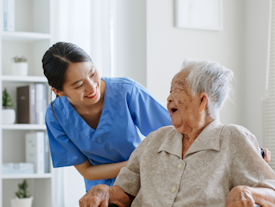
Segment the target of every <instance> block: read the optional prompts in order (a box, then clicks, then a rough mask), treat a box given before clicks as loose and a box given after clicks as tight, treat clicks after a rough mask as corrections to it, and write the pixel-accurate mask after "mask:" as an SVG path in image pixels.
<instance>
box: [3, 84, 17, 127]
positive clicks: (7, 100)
mask: <svg viewBox="0 0 275 207" xmlns="http://www.w3.org/2000/svg"><path fill="white" fill-rule="evenodd" d="M2 106H3V109H2V124H13V123H14V122H15V111H14V109H8V107H12V106H13V103H12V100H11V97H10V95H9V94H8V92H7V89H5V90H4V91H3V93H2Z"/></svg>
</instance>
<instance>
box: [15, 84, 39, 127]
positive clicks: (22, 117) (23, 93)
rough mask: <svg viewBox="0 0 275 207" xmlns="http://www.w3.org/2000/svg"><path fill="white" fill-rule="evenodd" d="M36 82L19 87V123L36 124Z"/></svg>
mask: <svg viewBox="0 0 275 207" xmlns="http://www.w3.org/2000/svg"><path fill="white" fill-rule="evenodd" d="M35 102H36V98H35V84H30V85H28V86H22V87H18V88H17V123H24V124H36V106H35Z"/></svg>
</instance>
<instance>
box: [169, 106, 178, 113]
mask: <svg viewBox="0 0 275 207" xmlns="http://www.w3.org/2000/svg"><path fill="white" fill-rule="evenodd" d="M177 110H178V109H177V108H174V107H171V108H170V112H171V114H173V113H175V112H176V111H177Z"/></svg>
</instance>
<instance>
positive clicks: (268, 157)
mask: <svg viewBox="0 0 275 207" xmlns="http://www.w3.org/2000/svg"><path fill="white" fill-rule="evenodd" d="M263 150H264V153H265V156H264V160H265V161H266V162H267V163H269V162H270V160H271V152H270V151H269V150H268V149H265V148H264V149H263Z"/></svg>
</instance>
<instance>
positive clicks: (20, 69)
mask: <svg viewBox="0 0 275 207" xmlns="http://www.w3.org/2000/svg"><path fill="white" fill-rule="evenodd" d="M12 75H16V76H27V75H28V63H26V62H20V63H13V64H12Z"/></svg>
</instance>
